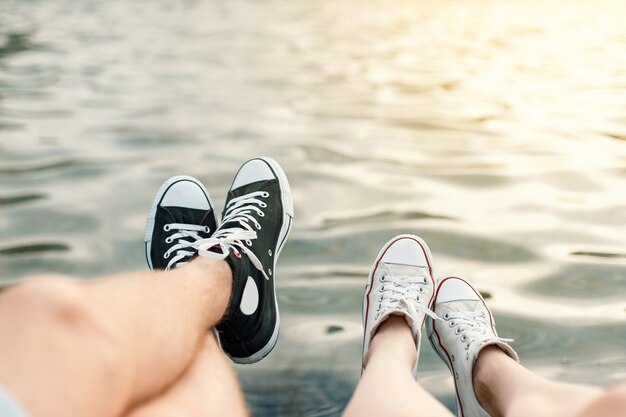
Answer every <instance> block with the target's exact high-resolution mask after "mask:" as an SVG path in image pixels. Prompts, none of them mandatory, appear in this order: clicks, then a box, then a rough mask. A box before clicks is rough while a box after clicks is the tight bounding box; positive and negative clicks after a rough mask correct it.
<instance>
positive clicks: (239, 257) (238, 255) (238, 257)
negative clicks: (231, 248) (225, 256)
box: [233, 252, 241, 259]
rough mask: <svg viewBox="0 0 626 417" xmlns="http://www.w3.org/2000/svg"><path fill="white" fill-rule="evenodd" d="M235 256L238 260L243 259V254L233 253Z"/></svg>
mask: <svg viewBox="0 0 626 417" xmlns="http://www.w3.org/2000/svg"><path fill="white" fill-rule="evenodd" d="M233 254H234V255H235V256H236V257H237V259H241V253H239V252H233Z"/></svg>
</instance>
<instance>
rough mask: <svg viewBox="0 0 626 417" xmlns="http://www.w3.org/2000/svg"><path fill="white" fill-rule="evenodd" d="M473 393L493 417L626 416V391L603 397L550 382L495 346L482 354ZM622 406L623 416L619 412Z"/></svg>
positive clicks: (579, 387) (596, 390)
mask: <svg viewBox="0 0 626 417" xmlns="http://www.w3.org/2000/svg"><path fill="white" fill-rule="evenodd" d="M474 391H475V392H476V396H477V398H478V400H479V401H480V403H481V405H482V406H483V407H484V408H485V410H487V411H488V412H489V413H490V414H491V415H492V416H494V417H499V416H506V417H517V416H520V417H524V416H531V415H536V416H539V415H546V416H548V415H549V416H552V417H574V416H600V415H602V416H607V417H609V416H611V417H612V416H624V415H626V391H624V387H622V388H621V391H620V390H615V391H613V392H611V393H609V394H604V393H603V391H602V390H601V389H599V388H597V387H590V386H584V385H574V384H566V383H561V382H554V381H550V380H548V379H545V378H542V377H540V376H538V375H536V374H534V373H532V372H530V371H529V370H528V369H526V368H524V367H523V366H522V365H520V364H519V363H517V362H516V361H514V360H513V359H511V358H510V357H509V356H508V355H506V354H505V353H504V352H503V351H502V350H500V349H499V348H497V347H495V346H489V347H486V348H485V349H483V350H482V351H481V352H480V355H479V357H478V360H477V362H476V365H475V366H474ZM619 404H621V414H620V413H618V412H617V410H619V409H620V407H618V406H617V405H619Z"/></svg>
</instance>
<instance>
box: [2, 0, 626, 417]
mask: <svg viewBox="0 0 626 417" xmlns="http://www.w3.org/2000/svg"><path fill="white" fill-rule="evenodd" d="M625 21H626V6H625V5H624V4H623V2H621V1H611V0H599V1H593V2H592V1H590V0H585V1H580V2H576V3H573V2H568V1H565V0H551V1H537V0H534V1H522V0H512V1H495V0H470V1H465V2H460V1H451V0H444V1H438V2H424V1H419V2H418V1H409V0H399V1H397V2H394V3H393V5H391V3H389V2H383V1H378V0H374V1H359V2H357V1H330V0H321V1H316V2H304V1H282V0H270V1H265V2H251V1H245V0H233V1H229V2H227V3H226V2H222V3H214V2H200V1H193V0H188V1H173V0H161V1H145V0H142V1H135V2H123V1H121V0H113V1H108V2H96V1H83V2H79V3H76V2H71V1H69V0H53V1H47V2H40V1H33V2H22V1H17V0H6V1H3V2H2V3H0V210H1V211H2V213H3V215H2V216H0V268H1V269H0V272H1V273H0V277H1V278H0V279H3V280H7V281H8V280H10V279H14V278H20V277H22V276H25V275H29V274H34V273H41V272H58V273H68V274H73V275H77V276H80V277H85V278H88V277H94V276H98V275H102V274H108V273H113V272H119V271H128V270H135V269H144V268H145V265H144V260H143V254H142V237H143V227H144V221H145V216H146V212H147V209H148V207H149V204H150V202H151V201H152V197H153V193H154V192H155V190H156V189H157V188H158V186H159V185H160V183H161V182H162V181H163V180H164V179H165V178H167V177H168V176H171V175H175V174H180V173H186V174H189V175H194V176H197V177H198V178H200V179H201V180H202V181H203V182H204V183H205V185H206V186H207V188H208V189H209V190H210V191H211V193H212V195H213V197H214V201H216V202H217V203H221V202H223V199H224V196H225V190H226V189H227V187H228V185H229V184H230V180H231V177H232V175H233V172H234V171H235V169H236V168H237V167H238V165H239V164H240V163H241V162H243V161H244V160H245V159H247V158H248V157H251V156H254V155H257V154H268V155H270V156H273V157H275V158H276V159H278V160H279V161H280V162H281V164H282V165H283V166H284V168H285V170H286V171H287V174H288V176H289V178H290V182H291V184H292V188H293V190H294V196H295V204H296V223H295V229H294V231H293V234H292V238H291V240H290V242H289V243H288V244H287V246H286V247H285V250H284V253H283V255H282V258H281V261H282V262H281V266H280V268H279V288H280V292H279V298H280V301H281V305H282V306H283V310H282V313H283V316H284V323H283V330H282V334H283V335H284V337H283V338H282V339H281V341H280V343H279V345H278V347H277V349H276V351H275V352H274V353H273V354H272V355H271V356H270V357H269V358H268V360H266V361H264V362H262V363H260V364H258V365H256V366H254V367H248V368H243V367H242V368H239V370H240V371H241V375H242V378H243V382H244V386H245V387H246V391H247V395H248V398H249V400H250V401H251V403H252V407H253V409H254V410H255V411H256V412H257V415H259V416H262V415H268V416H269V415H272V416H282V415H285V416H291V415H306V416H322V415H324V416H336V415H338V413H339V411H340V410H341V409H342V407H343V405H344V404H345V400H346V399H347V398H348V397H349V395H350V391H351V389H352V387H353V386H354V384H355V383H356V380H357V378H358V375H359V370H360V343H361V342H360V337H359V333H358V331H356V330H355V329H358V326H359V323H360V303H361V298H362V286H363V282H364V278H365V276H366V275H367V272H368V269H369V267H370V263H371V259H372V257H373V256H375V254H376V253H377V252H378V248H379V247H380V245H381V244H383V243H384V242H385V241H386V240H387V239H388V238H389V237H391V236H392V235H394V234H396V233H401V232H410V233H416V234H419V235H421V236H422V237H424V238H425V239H426V240H427V241H428V242H429V244H430V245H431V248H432V250H433V253H434V257H435V262H436V273H437V275H438V276H440V277H443V276H445V275H447V274H459V275H463V276H467V277H469V278H470V279H471V280H472V281H473V282H475V283H476V284H477V286H478V287H479V288H480V289H481V290H482V291H484V292H485V293H489V294H490V295H491V297H490V299H489V303H490V306H491V307H493V308H494V310H495V313H496V317H497V318H499V320H498V325H499V327H498V329H499V332H500V333H501V334H502V335H504V336H508V335H511V336H512V337H514V338H516V339H517V345H516V346H517V349H518V351H519V353H520V356H521V357H522V359H523V361H524V363H525V364H526V365H527V366H529V367H531V368H532V369H534V370H536V371H538V372H540V373H543V374H545V375H549V376H553V377H555V378H559V379H564V380H565V379H567V380H570V381H581V382H589V383H598V384H601V385H604V386H608V385H611V384H613V383H615V382H618V381H623V379H624V376H625V375H626V361H625V359H624V357H625V356H626V355H625V353H626V352H625V351H624V345H623V344H624V340H626V313H625V309H626V303H625V301H624V300H625V299H626V261H625V259H626V249H625V247H626V245H625V243H626V240H625V236H626V233H625V232H626V226H625V224H626V197H625V195H626V194H625V193H624V189H625V185H626V116H625V113H624V110H625V109H626V54H625V53H624V51H625V50H626V25H624V22H625ZM307 338H308V339H307ZM420 367H421V368H423V376H422V379H421V380H422V382H423V383H424V384H425V385H426V386H427V387H428V388H429V389H430V390H431V391H433V392H434V393H436V394H437V395H438V396H439V397H440V398H442V399H444V400H445V401H446V402H447V404H452V401H451V398H452V397H451V392H452V386H451V380H450V379H449V377H448V375H447V370H446V369H445V367H444V366H443V365H442V364H441V363H439V361H438V359H437V358H436V356H435V354H434V353H433V352H432V351H431V350H430V349H429V348H428V347H427V346H426V347H424V349H423V352H422V359H421V361H420ZM268 380H272V381H274V382H273V383H272V384H270V385H267V384H264V381H268ZM331 388H332V389H331Z"/></svg>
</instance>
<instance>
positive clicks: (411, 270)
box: [385, 263, 422, 277]
mask: <svg viewBox="0 0 626 417" xmlns="http://www.w3.org/2000/svg"><path fill="white" fill-rule="evenodd" d="M385 266H386V267H387V269H386V271H387V272H388V273H389V274H390V275H392V276H396V277H400V276H404V277H417V276H422V275H421V274H420V269H421V268H420V267H418V266H415V265H404V264H388V263H385Z"/></svg>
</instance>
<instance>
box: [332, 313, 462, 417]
mask: <svg viewBox="0 0 626 417" xmlns="http://www.w3.org/2000/svg"><path fill="white" fill-rule="evenodd" d="M415 350H416V348H415V342H414V341H413V336H412V335H411V329H410V328H409V326H408V324H407V322H406V320H405V319H404V317H400V316H390V317H389V318H388V319H387V320H386V321H385V322H384V323H383V324H381V326H380V327H379V329H378V331H377V332H376V335H375V336H374V338H373V339H372V343H371V347H370V351H369V357H368V361H367V364H366V367H365V371H364V372H363V376H362V378H361V381H360V382H359V385H358V386H357V388H356V391H355V392H354V395H353V397H352V399H351V400H350V403H349V404H348V407H347V408H346V410H345V412H344V417H368V416H371V417H380V416H394V417H409V416H410V417H446V416H450V417H451V416H452V414H451V413H450V411H448V409H447V408H446V407H445V406H444V405H443V404H441V403H440V402H439V401H438V400H437V399H436V398H435V397H433V396H432V395H431V394H429V393H428V392H427V391H426V390H424V388H422V387H421V386H420V385H419V384H418V383H416V382H415V379H413V374H412V369H413V365H414V364H415Z"/></svg>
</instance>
